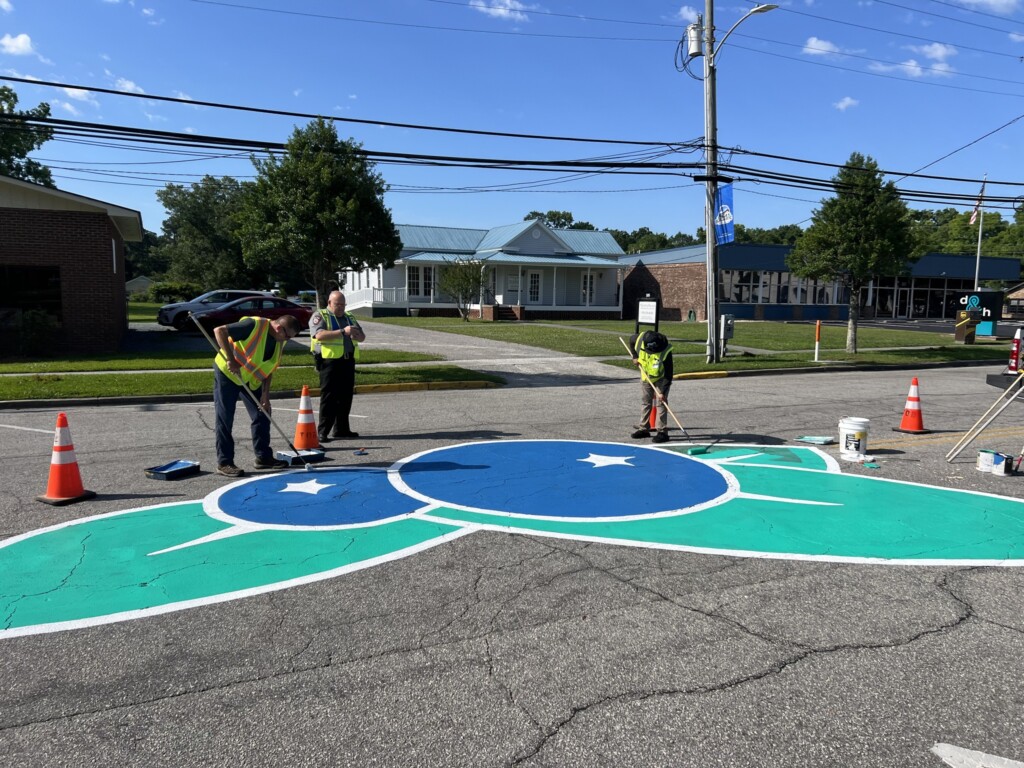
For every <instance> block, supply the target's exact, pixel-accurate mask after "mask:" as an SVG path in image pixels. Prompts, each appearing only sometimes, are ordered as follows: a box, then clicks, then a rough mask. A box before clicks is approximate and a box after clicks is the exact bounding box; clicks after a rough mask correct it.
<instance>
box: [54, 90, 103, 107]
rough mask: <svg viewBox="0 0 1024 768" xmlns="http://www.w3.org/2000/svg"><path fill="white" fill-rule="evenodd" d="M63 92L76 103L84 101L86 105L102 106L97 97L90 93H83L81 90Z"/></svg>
mask: <svg viewBox="0 0 1024 768" xmlns="http://www.w3.org/2000/svg"><path fill="white" fill-rule="evenodd" d="M62 90H63V91H64V93H66V94H67V95H68V98H70V99H74V100H75V101H84V102H85V103H86V104H92V105H93V106H94V107H98V106H99V105H100V103H99V102H98V101H96V97H95V96H93V95H92V94H91V93H89V91H83V90H82V89H81V88H63V89H62Z"/></svg>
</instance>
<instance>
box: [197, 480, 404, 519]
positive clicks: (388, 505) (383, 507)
mask: <svg viewBox="0 0 1024 768" xmlns="http://www.w3.org/2000/svg"><path fill="white" fill-rule="evenodd" d="M204 503H205V504H208V505H211V506H212V510H213V511H215V512H217V513H219V515H218V516H220V515H223V516H226V517H229V518H232V519H234V520H240V521H245V522H248V523H255V524H257V525H267V526H289V527H296V528H322V527H332V526H345V525H366V524H373V523H379V522H383V521H385V520H390V519H392V518H395V517H400V516H402V515H408V514H411V513H413V512H415V511H416V510H417V509H420V508H421V507H422V506H423V504H422V503H421V502H419V501H417V500H416V499H414V498H411V497H409V496H407V495H405V494H403V493H400V492H399V491H398V490H396V489H395V487H394V486H393V485H391V483H389V482H388V479H387V470H383V469H378V468H373V467H353V468H347V469H322V470H316V471H313V472H305V471H303V472H287V473H284V474H280V475H269V476H267V477H258V478H255V479H253V480H247V481H243V482H240V483H235V484H233V485H229V486H227V487H226V488H224V489H222V490H221V491H219V492H217V493H215V494H211V495H210V496H209V497H207V499H206V502H204Z"/></svg>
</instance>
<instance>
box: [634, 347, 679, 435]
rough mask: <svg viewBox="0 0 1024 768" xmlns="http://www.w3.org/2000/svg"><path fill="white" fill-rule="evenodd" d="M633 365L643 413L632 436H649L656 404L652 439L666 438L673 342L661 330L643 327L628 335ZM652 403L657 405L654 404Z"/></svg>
mask: <svg viewBox="0 0 1024 768" xmlns="http://www.w3.org/2000/svg"><path fill="white" fill-rule="evenodd" d="M630 349H631V350H632V358H633V365H635V366H636V367H637V368H639V369H640V392H641V397H640V401H641V403H642V405H643V411H642V413H643V417H642V418H641V420H640V424H639V426H637V428H636V429H635V430H634V431H633V434H632V435H630V437H632V438H633V439H634V440H640V439H642V438H644V437H651V409H652V408H655V407H657V409H658V414H657V421H656V426H657V431H656V432H655V433H654V437H653V438H651V442H653V443H667V442H668V405H667V403H668V390H669V388H670V387H671V386H672V375H673V367H672V346H671V345H670V344H669V343H668V339H667V338H666V337H665V335H664V334H662V333H659V332H658V331H644V332H643V333H638V334H636V335H634V336H633V337H632V338H630ZM655 403H656V404H657V405H655Z"/></svg>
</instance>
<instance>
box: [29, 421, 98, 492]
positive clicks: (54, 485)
mask: <svg viewBox="0 0 1024 768" xmlns="http://www.w3.org/2000/svg"><path fill="white" fill-rule="evenodd" d="M95 496H96V494H95V493H93V492H92V491H87V490H85V488H83V487H82V475H81V474H79V472H78V460H77V459H75V446H74V445H73V444H72V443H71V430H70V429H69V428H68V417H67V416H66V415H65V414H63V413H58V414H57V429H56V431H55V432H54V435H53V454H52V456H51V457H50V480H49V482H48V483H47V485H46V493H45V495H43V496H36V501H42V502H45V503H46V504H53V505H54V506H58V507H59V506H61V505H64V504H73V503H74V502H76V501H84V500H85V499H91V498H94V497H95Z"/></svg>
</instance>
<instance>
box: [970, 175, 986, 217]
mask: <svg viewBox="0 0 1024 768" xmlns="http://www.w3.org/2000/svg"><path fill="white" fill-rule="evenodd" d="M984 197H985V182H984V181H983V182H981V192H979V193H978V202H977V203H975V204H974V210H973V211H971V224H974V223H975V222H976V221H977V220H978V216H980V215H981V201H982V200H983V199H984Z"/></svg>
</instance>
